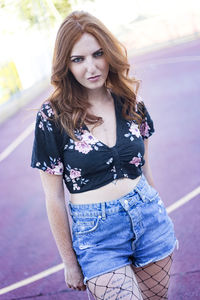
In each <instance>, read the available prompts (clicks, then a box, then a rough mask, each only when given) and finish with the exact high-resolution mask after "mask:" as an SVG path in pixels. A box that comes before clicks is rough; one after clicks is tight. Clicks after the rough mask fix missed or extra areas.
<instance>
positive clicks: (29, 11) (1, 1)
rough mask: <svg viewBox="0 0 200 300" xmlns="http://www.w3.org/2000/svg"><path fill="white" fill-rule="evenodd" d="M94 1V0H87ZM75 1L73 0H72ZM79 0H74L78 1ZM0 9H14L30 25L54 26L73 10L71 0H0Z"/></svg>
mask: <svg viewBox="0 0 200 300" xmlns="http://www.w3.org/2000/svg"><path fill="white" fill-rule="evenodd" d="M87 1H89V2H90V1H94V0H85V2H87ZM72 2H73V1H72ZM77 2H78V0H74V3H77ZM0 9H4V10H5V12H6V10H9V9H12V10H15V12H17V13H18V15H19V17H20V18H21V19H22V20H24V21H26V22H27V23H28V25H29V26H31V27H32V26H34V25H39V26H40V27H43V25H44V26H47V25H48V26H52V25H54V24H55V23H56V22H61V21H62V19H63V18H65V17H66V15H67V14H68V13H69V12H70V11H71V10H72V5H71V1H70V0H20V1H18V0H0Z"/></svg>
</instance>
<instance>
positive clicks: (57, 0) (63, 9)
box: [53, 0, 71, 19]
mask: <svg viewBox="0 0 200 300" xmlns="http://www.w3.org/2000/svg"><path fill="white" fill-rule="evenodd" d="M53 4H54V6H55V8H56V9H57V11H58V12H59V14H60V15H61V17H62V19H63V18H65V17H66V16H67V14H68V13H69V11H70V10H71V5H70V3H69V1H68V0H53Z"/></svg>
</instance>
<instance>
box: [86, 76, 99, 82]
mask: <svg viewBox="0 0 200 300" xmlns="http://www.w3.org/2000/svg"><path fill="white" fill-rule="evenodd" d="M99 78H100V75H96V76H92V77H88V80H89V81H97V80H98V79H99Z"/></svg>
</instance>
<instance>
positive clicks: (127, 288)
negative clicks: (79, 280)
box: [87, 265, 143, 300]
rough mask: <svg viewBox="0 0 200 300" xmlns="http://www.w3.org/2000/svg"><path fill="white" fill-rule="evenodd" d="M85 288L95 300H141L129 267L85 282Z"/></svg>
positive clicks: (132, 272) (133, 275)
mask: <svg viewBox="0 0 200 300" xmlns="http://www.w3.org/2000/svg"><path fill="white" fill-rule="evenodd" d="M87 287H88V289H89V290H90V292H91V293H92V295H93V296H94V298H95V300H96V299H102V300H108V299H109V300H117V299H124V300H142V299H143V298H142V295H141V291H140V288H139V286H138V283H137V280H136V277H135V274H134V271H133V269H132V267H131V265H127V266H124V267H122V268H119V269H117V270H114V271H112V272H109V273H106V274H103V275H100V276H97V277H94V278H92V279H90V280H88V281H87Z"/></svg>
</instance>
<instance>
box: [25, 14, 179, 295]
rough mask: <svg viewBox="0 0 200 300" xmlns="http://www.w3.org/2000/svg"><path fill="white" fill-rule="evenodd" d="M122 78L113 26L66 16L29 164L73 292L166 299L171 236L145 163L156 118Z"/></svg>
mask: <svg viewBox="0 0 200 300" xmlns="http://www.w3.org/2000/svg"><path fill="white" fill-rule="evenodd" d="M128 73H129V64H128V60H127V56H126V51H125V49H124V48H123V46H122V45H121V44H120V43H119V42H118V41H117V39H116V38H115V37H114V36H113V35H112V34H111V33H110V32H109V30H108V29H107V28H106V27H105V26H104V25H103V24H102V23H101V22H100V21H99V20H98V19H96V18H95V17H93V16H92V15H90V14H88V13H85V12H82V11H81V12H73V13H72V14H70V15H69V16H68V17H67V18H66V19H65V20H64V21H63V23H62V24H61V26H60V28H59V30H58V34H57V39H56V43H55V50H54V57H53V68H52V77H51V81H52V84H53V85H54V87H55V90H54V92H53V94H52V95H51V97H50V98H49V99H48V101H45V102H44V103H43V104H42V107H41V109H40V110H39V112H38V114H37V120H36V127H35V140H34V146H33V153H32V162H31V166H32V167H33V168H35V167H36V168H39V169H40V176H41V180H42V184H43V189H44V192H45V198H46V207H47V214H48V218H49V223H50V226H51V229H52V233H53V236H54V238H55V241H56V244H57V247H58V250H59V253H60V255H61V258H62V261H63V263H64V267H65V281H66V284H67V285H68V287H69V288H72V289H76V290H85V289H86V286H87V287H88V289H89V290H90V291H91V293H92V294H93V296H94V297H95V299H122V298H123V299H167V290H168V285H169V277H170V268H171V263H172V253H173V250H174V248H175V244H176V242H177V240H176V237H175V235H174V227H173V224H172V221H171V219H170V218H169V217H168V215H167V213H166V210H165V207H164V205H163V202H162V200H161V198H160V196H159V194H158V192H157V191H156V189H155V187H154V182H153V178H152V173H151V169H150V166H149V163H148V138H149V137H150V136H151V135H152V134H153V132H154V126H153V121H152V119H151V117H150V115H149V113H148V111H147V109H146V107H145V105H144V103H143V102H142V101H139V100H138V96H137V91H138V87H139V81H137V80H136V79H134V78H133V79H131V78H130V77H129V76H128ZM63 180H64V182H65V184H66V187H67V189H68V190H69V192H70V201H69V205H68V208H69V212H70V214H71V216H72V238H71V234H70V227H69V221H68V217H67V213H66V205H65V195H64V186H63ZM88 296H89V294H88ZM151 297H153V298H151Z"/></svg>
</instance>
